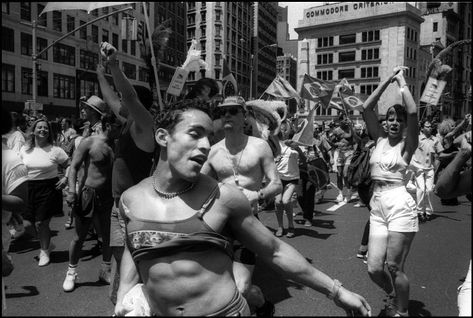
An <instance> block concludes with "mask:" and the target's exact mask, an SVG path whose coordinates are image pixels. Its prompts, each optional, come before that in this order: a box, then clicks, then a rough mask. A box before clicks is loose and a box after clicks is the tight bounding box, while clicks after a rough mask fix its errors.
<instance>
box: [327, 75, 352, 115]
mask: <svg viewBox="0 0 473 318" xmlns="http://www.w3.org/2000/svg"><path fill="white" fill-rule="evenodd" d="M341 93H344V94H347V95H352V94H353V91H352V89H351V86H350V84H349V83H348V81H347V80H346V78H343V79H342V80H341V81H340V82H339V83H338V84H337V85H335V87H334V89H333V92H332V98H331V99H330V102H329V105H328V107H327V108H335V109H336V110H338V111H344V112H346V111H347V110H346V109H345V105H344V102H343V100H342V95H341Z"/></svg>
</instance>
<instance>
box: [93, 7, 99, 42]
mask: <svg viewBox="0 0 473 318" xmlns="http://www.w3.org/2000/svg"><path fill="white" fill-rule="evenodd" d="M94 11H96V10H94ZM92 41H94V42H95V43H99V27H98V26H96V25H92Z"/></svg>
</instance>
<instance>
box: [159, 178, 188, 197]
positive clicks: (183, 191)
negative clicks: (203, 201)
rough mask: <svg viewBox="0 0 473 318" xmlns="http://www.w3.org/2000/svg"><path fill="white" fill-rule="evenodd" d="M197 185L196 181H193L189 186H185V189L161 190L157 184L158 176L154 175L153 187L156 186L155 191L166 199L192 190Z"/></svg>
mask: <svg viewBox="0 0 473 318" xmlns="http://www.w3.org/2000/svg"><path fill="white" fill-rule="evenodd" d="M194 186H195V183H191V184H189V186H188V187H187V188H185V189H184V190H181V191H177V192H164V191H161V190H159V189H158V186H157V185H156V178H155V177H153V188H154V191H156V193H157V194H158V195H159V196H160V197H162V198H164V199H172V198H174V197H177V196H178V195H181V194H183V193H186V192H188V191H190V190H192V189H193V188H194Z"/></svg>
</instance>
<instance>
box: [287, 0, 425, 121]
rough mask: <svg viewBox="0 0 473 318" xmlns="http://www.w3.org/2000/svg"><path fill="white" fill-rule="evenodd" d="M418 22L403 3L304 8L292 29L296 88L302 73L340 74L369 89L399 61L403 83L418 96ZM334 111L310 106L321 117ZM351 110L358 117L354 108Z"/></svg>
mask: <svg viewBox="0 0 473 318" xmlns="http://www.w3.org/2000/svg"><path fill="white" fill-rule="evenodd" d="M422 22H423V18H422V17H421V12H420V10H419V9H417V8H415V7H414V6H412V5H411V4H409V3H405V2H399V3H397V2H340V3H336V4H329V5H322V6H317V7H312V8H309V9H305V10H304V13H303V18H302V20H299V22H298V27H297V28H296V29H295V31H296V32H297V33H298V35H299V40H300V41H299V48H298V85H297V88H298V89H300V87H301V84H302V80H303V76H304V74H305V73H308V74H309V75H310V76H312V77H316V78H319V79H323V80H333V81H339V80H341V79H343V78H346V79H347V80H348V82H349V83H350V84H351V86H352V88H353V89H354V91H355V92H357V93H363V94H371V93H372V92H373V91H374V90H375V89H376V87H377V86H378V84H379V83H380V82H381V81H382V80H384V79H385V78H386V77H388V76H389V75H390V74H391V73H392V70H393V69H394V67H395V66H397V65H404V66H407V67H408V70H407V71H406V73H405V77H406V81H407V84H408V86H409V88H410V90H411V92H412V93H413V96H414V98H415V100H416V101H418V100H419V98H420V93H421V92H420V89H419V88H418V87H419V86H420V85H419V84H420V82H421V81H422V80H421V79H420V78H419V77H418V75H419V72H418V68H419V66H418V51H419V40H420V36H419V34H420V28H421V24H422ZM303 39H304V40H303ZM389 93H390V90H389V89H388V91H387V92H386V93H385V94H383V96H382V97H381V100H380V103H379V104H380V105H382V104H383V102H384V101H386V99H385V98H386V97H387V96H388V94H389ZM399 98H400V96H399ZM307 103H308V102H307ZM307 106H309V105H306V107H307ZM306 109H308V108H306ZM385 111H386V109H384V112H385ZM380 113H381V114H383V110H381V111H380ZM335 114H336V112H335V111H334V110H328V111H327V110H323V109H321V108H318V109H317V110H316V116H318V119H321V120H325V119H330V118H331V117H332V116H334V115H335ZM352 115H353V116H354V117H357V118H359V117H361V116H360V114H359V113H358V112H355V113H354V114H352Z"/></svg>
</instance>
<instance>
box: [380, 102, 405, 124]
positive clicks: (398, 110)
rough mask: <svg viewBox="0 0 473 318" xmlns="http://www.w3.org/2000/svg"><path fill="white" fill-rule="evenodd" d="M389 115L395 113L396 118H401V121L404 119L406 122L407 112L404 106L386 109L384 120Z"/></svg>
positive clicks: (398, 105)
mask: <svg viewBox="0 0 473 318" xmlns="http://www.w3.org/2000/svg"><path fill="white" fill-rule="evenodd" d="M390 113H395V114H396V115H397V116H398V117H401V118H402V119H404V121H407V110H406V108H405V107H404V106H402V105H400V104H395V105H393V106H391V107H389V108H388V111H387V112H386V117H385V118H386V119H387V118H388V116H389V114H390Z"/></svg>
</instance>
